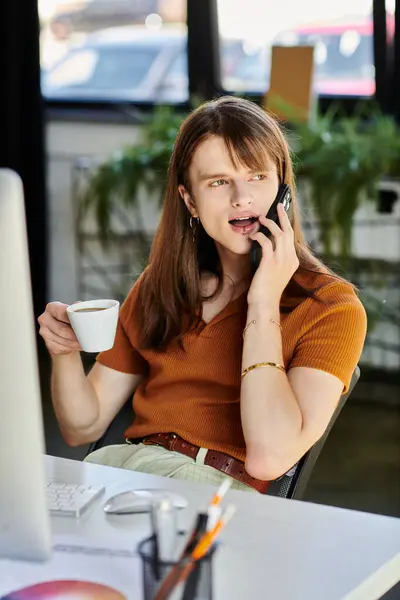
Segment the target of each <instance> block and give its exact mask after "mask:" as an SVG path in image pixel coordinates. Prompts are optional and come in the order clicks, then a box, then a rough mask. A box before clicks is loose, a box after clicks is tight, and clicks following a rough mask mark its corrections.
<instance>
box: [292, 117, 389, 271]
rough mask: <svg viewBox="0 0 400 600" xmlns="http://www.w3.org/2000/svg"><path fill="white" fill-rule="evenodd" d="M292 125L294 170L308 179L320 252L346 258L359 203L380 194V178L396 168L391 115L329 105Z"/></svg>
mask: <svg viewBox="0 0 400 600" xmlns="http://www.w3.org/2000/svg"><path fill="white" fill-rule="evenodd" d="M291 126H292V132H293V133H294V134H295V136H296V138H297V139H296V141H297V145H298V148H297V150H296V156H295V164H296V174H297V177H298V178H299V180H302V181H306V182H307V189H308V191H309V193H308V194H307V195H306V196H307V198H308V200H309V202H310V204H311V206H312V209H313V212H314V215H315V217H316V218H317V220H318V225H319V234H320V241H321V243H322V248H323V253H324V255H325V256H326V257H328V258H331V257H332V256H333V255H338V256H340V257H341V258H342V259H343V260H344V261H346V260H347V259H348V257H349V256H350V255H351V246H352V230H353V221H354V215H355V213H356V211H357V209H358V208H359V207H360V205H361V204H362V203H363V202H365V201H366V200H368V199H374V200H376V201H377V200H378V199H379V198H380V199H381V200H382V196H380V197H379V192H378V184H379V182H380V181H381V180H382V179H383V178H385V177H388V176H389V177H395V176H398V174H399V172H400V136H399V132H398V129H397V126H396V123H395V120H394V119H393V118H392V117H390V116H386V115H383V114H382V113H381V112H380V111H379V110H378V109H374V110H372V111H369V112H368V113H366V112H365V111H362V110H359V111H358V113H356V114H355V115H354V116H351V117H348V116H340V114H338V110H337V109H335V108H332V109H331V110H330V111H328V112H327V113H326V114H325V115H323V116H322V115H317V117H316V118H315V119H314V120H313V121H311V122H310V123H304V122H293V123H292V124H291ZM390 200H391V202H392V203H393V201H394V200H395V198H394V197H393V196H392V197H391V198H390ZM386 210H387V208H386Z"/></svg>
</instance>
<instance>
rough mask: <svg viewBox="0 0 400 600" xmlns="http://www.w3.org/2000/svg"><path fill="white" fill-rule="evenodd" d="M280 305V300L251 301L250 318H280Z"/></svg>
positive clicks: (249, 306) (248, 311)
mask: <svg viewBox="0 0 400 600" xmlns="http://www.w3.org/2000/svg"><path fill="white" fill-rule="evenodd" d="M279 316H280V305H279V300H276V301H272V300H270V301H267V302H251V303H250V304H248V306H247V317H248V319H258V320H266V321H268V320H269V319H271V318H272V319H279Z"/></svg>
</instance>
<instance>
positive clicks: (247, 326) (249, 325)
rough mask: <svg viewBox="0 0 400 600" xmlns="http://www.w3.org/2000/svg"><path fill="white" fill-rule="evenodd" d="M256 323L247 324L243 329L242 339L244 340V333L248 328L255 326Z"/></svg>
mask: <svg viewBox="0 0 400 600" xmlns="http://www.w3.org/2000/svg"><path fill="white" fill-rule="evenodd" d="M255 324H256V322H255V321H250V323H247V325H246V327H245V328H244V329H243V334H242V336H243V339H244V334H245V333H246V331H247V330H248V328H249V327H251V326H252V325H255Z"/></svg>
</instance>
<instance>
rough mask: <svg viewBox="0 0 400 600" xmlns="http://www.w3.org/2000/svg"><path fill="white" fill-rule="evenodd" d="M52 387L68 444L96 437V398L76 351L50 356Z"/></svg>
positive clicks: (56, 411)
mask: <svg viewBox="0 0 400 600" xmlns="http://www.w3.org/2000/svg"><path fill="white" fill-rule="evenodd" d="M52 359H53V369H52V380H51V391H52V400H53V406H54V411H55V414H56V417H57V419H58V422H59V425H60V429H61V433H62V434H63V436H64V438H65V440H66V441H67V443H69V444H70V445H74V446H75V445H81V444H85V443H87V442H89V441H92V439H94V438H96V437H97V433H98V432H97V429H96V425H97V423H98V421H99V401H98V399H97V396H96V393H95V390H94V388H93V386H92V384H91V383H90V381H89V380H88V379H87V377H86V374H85V371H84V369H83V365H82V360H81V357H80V354H79V352H74V353H72V354H68V355H60V356H53V357H52Z"/></svg>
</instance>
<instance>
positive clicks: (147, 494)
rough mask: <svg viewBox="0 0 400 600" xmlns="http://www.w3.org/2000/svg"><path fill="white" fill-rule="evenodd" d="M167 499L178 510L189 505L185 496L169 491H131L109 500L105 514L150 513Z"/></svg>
mask: <svg viewBox="0 0 400 600" xmlns="http://www.w3.org/2000/svg"><path fill="white" fill-rule="evenodd" d="M165 497H168V498H170V500H171V502H173V504H174V506H175V507H176V508H186V507H187V505H188V502H187V500H186V499H185V498H183V496H180V495H179V494H175V493H174V492H170V491H168V490H131V491H129V492H122V493H121V494H117V495H116V496H112V497H111V498H109V499H108V500H107V502H106V504H105V505H104V512H106V513H107V514H108V515H128V514H131V513H143V512H150V511H151V507H152V505H153V503H154V502H155V501H156V500H159V499H160V498H165Z"/></svg>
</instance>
